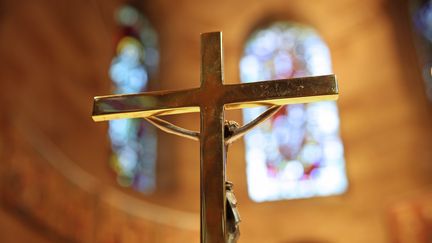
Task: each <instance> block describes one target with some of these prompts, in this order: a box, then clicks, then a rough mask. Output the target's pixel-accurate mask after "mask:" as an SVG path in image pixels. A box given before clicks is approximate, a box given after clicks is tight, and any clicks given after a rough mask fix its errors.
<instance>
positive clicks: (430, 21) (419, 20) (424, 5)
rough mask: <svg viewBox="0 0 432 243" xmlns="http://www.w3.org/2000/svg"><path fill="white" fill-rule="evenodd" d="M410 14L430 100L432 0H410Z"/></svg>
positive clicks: (431, 80) (431, 97)
mask: <svg viewBox="0 0 432 243" xmlns="http://www.w3.org/2000/svg"><path fill="white" fill-rule="evenodd" d="M410 3H411V14H412V18H413V22H414V27H415V30H416V34H417V35H416V36H415V37H416V38H415V44H416V47H417V54H418V56H419V64H420V65H421V67H422V73H423V78H424V81H425V84H426V94H427V96H428V98H429V100H431V101H432V0H412V1H411V2H410Z"/></svg>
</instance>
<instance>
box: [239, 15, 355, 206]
mask: <svg viewBox="0 0 432 243" xmlns="http://www.w3.org/2000/svg"><path fill="white" fill-rule="evenodd" d="M329 73H332V70H331V59H330V52H329V49H328V48H327V46H326V44H325V43H324V42H323V40H322V39H321V38H320V36H319V35H318V34H317V33H316V32H315V31H314V30H313V29H312V28H310V27H308V26H304V25H300V24H296V23H292V22H275V23H272V24H270V25H267V26H266V27H265V28H260V29H258V30H256V31H254V32H253V33H252V34H251V35H250V37H249V38H248V39H247V41H246V44H245V48H244V54H243V57H242V59H241V62H240V75H241V81H242V82H253V81H259V80H268V79H282V78H291V77H301V76H312V75H322V74H329ZM264 109H265V108H264V107H259V108H249V109H245V110H244V111H243V119H244V122H245V123H246V122H249V121H251V120H252V119H254V118H255V117H256V116H257V115H259V114H260V113H262V112H263V110H264ZM245 141H246V160H247V178H248V190H249V195H250V197H251V198H252V199H253V200H254V201H269V200H280V199H292V198H307V197H313V196H326V195H332V194H339V193H342V192H344V191H345V190H346V188H347V178H346V175H345V162H344V155H343V150H344V149H343V145H342V141H341V138H340V136H339V115H338V108H337V106H336V103H335V102H317V103H310V104H296V105H288V106H285V107H284V108H282V110H281V111H280V112H279V113H278V114H276V115H275V116H273V117H272V118H271V119H269V120H268V121H266V122H264V123H263V124H261V125H260V126H259V127H257V128H255V129H254V130H252V131H251V132H250V133H249V134H247V135H246V136H245Z"/></svg>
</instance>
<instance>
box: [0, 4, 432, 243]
mask: <svg viewBox="0 0 432 243" xmlns="http://www.w3.org/2000/svg"><path fill="white" fill-rule="evenodd" d="M217 30H220V31H223V45H224V63H225V83H231V84H233V83H239V82H254V81H258V80H269V79H281V78H290V77H302V76H311V75H322V74H329V73H335V74H336V75H337V77H338V80H339V90H340V99H339V100H338V101H337V102H318V103H313V104H307V105H303V104H300V105H290V106H287V107H284V108H283V109H282V110H281V111H280V112H279V113H278V114H276V115H275V116H274V117H273V118H271V119H269V120H268V121H266V122H265V123H263V124H262V125H261V126H260V127H258V128H256V129H254V130H253V131H251V132H250V133H249V134H248V135H247V136H246V137H245V138H244V139H242V140H240V141H238V142H236V143H234V144H233V145H231V148H230V150H229V155H228V165H227V177H228V180H230V181H232V182H233V183H234V191H235V193H236V196H237V199H238V201H239V203H238V204H239V205H238V207H239V210H240V215H241V218H242V223H241V224H240V228H241V237H240V242H277V243H300V242H303V243H306V242H309V243H311V242H314V243H340V242H351V243H356V242H358V243H363V242H378V243H380V242H383V243H385V242H397V243H405V242H410V243H426V242H432V147H431V138H432V103H431V102H432V78H431V73H432V70H431V65H432V48H431V47H432V1H425V0H410V1H404V0H396V1H388V0H364V1H355V0H332V1H329V0H317V1H300V0H291V1H283V0H267V1H259V0H248V1H246V0H230V1H228V0H221V1H197V0H181V1H168V0H161V1H133V0H132V1H121V0H104V1H101V0H87V1H84V0H77V1H48V0H46V1H43V0H41V1H22V0H18V1H16V0H14V1H11V0H9V1H8V0H3V1H1V2H0V64H1V65H0V70H1V71H0V80H1V81H0V85H1V86H0V111H1V115H0V134H1V136H0V158H1V163H0V241H1V242H18V243H19V242H36V243H48V242H101V243H111V242H112V243H118V242H127V243H134V242H199V144H198V143H197V142H194V141H189V140H187V139H184V138H180V137H176V136H173V135H169V134H165V133H163V132H161V131H158V130H157V129H155V128H153V127H152V126H150V125H149V124H147V123H146V122H144V121H142V120H116V121H111V122H101V123H95V122H93V121H92V119H91V112H92V101H93V97H94V96H97V95H107V94H113V93H135V92H143V91H154V90H166V89H184V88H191V87H198V86H199V84H200V83H199V75H200V74H199V69H200V42H199V41H200V36H199V35H200V33H202V32H210V31H217ZM264 109H265V108H257V109H247V110H243V111H241V110H238V111H230V112H227V113H226V118H227V119H232V120H236V121H238V122H240V123H245V122H247V121H250V120H251V119H253V118H254V117H255V116H256V115H258V114H260V113H261V112H262V111H263V110H264ZM165 118H166V119H167V120H169V121H170V122H173V123H175V124H178V125H180V126H182V127H186V128H188V129H194V130H199V116H198V114H186V115H175V116H168V117H165Z"/></svg>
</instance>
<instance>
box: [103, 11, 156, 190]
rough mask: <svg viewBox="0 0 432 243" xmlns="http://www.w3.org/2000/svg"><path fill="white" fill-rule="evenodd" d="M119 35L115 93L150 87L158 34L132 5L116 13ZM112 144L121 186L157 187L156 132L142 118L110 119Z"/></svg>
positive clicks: (113, 66) (113, 67) (112, 71)
mask: <svg viewBox="0 0 432 243" xmlns="http://www.w3.org/2000/svg"><path fill="white" fill-rule="evenodd" d="M117 21H118V23H119V25H120V34H119V36H118V40H117V41H116V56H115V57H114V59H113V60H112V63H111V68H110V70H109V74H110V77H111V79H112V81H113V84H114V85H113V90H114V93H117V94H124V93H138V92H143V91H146V90H147V86H148V81H149V79H150V77H151V76H152V75H153V73H154V72H155V70H156V68H157V65H158V59H159V52H158V47H157V36H156V33H155V31H154V30H153V28H152V27H151V26H150V24H149V22H148V21H147V20H146V19H145V18H144V16H143V15H142V14H140V13H139V11H138V10H137V9H136V8H134V7H132V6H129V5H126V6H123V7H121V8H120V9H119V11H118V13H117ZM108 133H109V137H110V140H111V144H112V151H113V153H112V155H111V159H110V164H111V166H112V167H113V169H114V170H115V171H116V173H117V179H118V182H119V184H120V185H123V186H132V187H133V188H135V189H137V190H139V191H142V192H145V193H149V192H151V191H153V190H154V189H155V161H156V131H155V128H153V127H152V126H151V125H149V124H148V123H146V122H145V121H144V120H143V119H121V120H112V121H110V122H109V130H108Z"/></svg>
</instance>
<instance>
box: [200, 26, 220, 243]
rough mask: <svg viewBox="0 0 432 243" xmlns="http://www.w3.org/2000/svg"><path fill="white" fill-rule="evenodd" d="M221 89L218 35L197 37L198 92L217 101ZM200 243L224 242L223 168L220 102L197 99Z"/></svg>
mask: <svg viewBox="0 0 432 243" xmlns="http://www.w3.org/2000/svg"><path fill="white" fill-rule="evenodd" d="M222 86H223V67H222V33H220V32H213V33H205V34H202V35H201V89H203V91H204V92H202V93H203V94H207V95H208V94H214V97H215V98H216V97H219V94H218V93H219V92H220V90H221V87H222ZM201 100H202V101H205V102H203V103H201V104H200V110H201V133H200V143H201V144H200V145H201V146H200V148H201V178H200V181H201V182H200V191H201V242H208V243H216V242H225V229H226V222H225V211H226V205H225V202H226V199H225V165H226V161H225V158H226V154H225V153H226V151H225V149H224V138H223V122H224V108H223V107H224V104H223V102H222V100H220V99H217V98H216V99H201Z"/></svg>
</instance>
